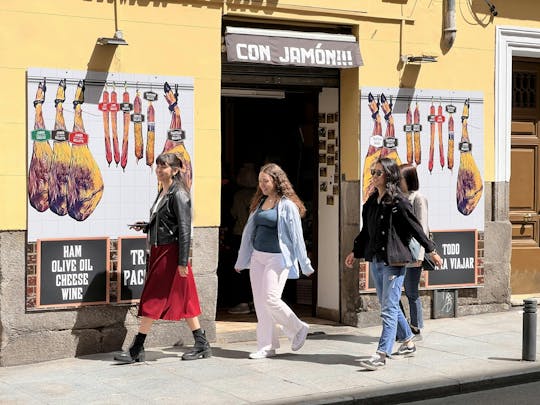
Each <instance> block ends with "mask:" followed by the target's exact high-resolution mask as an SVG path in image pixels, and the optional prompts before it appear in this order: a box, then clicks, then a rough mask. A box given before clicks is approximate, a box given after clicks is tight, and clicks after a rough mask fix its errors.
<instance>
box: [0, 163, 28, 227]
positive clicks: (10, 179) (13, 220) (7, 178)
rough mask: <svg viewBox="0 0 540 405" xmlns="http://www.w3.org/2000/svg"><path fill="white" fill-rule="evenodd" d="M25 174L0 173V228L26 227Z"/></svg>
mask: <svg viewBox="0 0 540 405" xmlns="http://www.w3.org/2000/svg"><path fill="white" fill-rule="evenodd" d="M21 184H26V175H25V174H24V173H23V174H22V175H17V176H11V175H4V174H3V173H0V190H1V192H0V195H1V196H2V198H0V229H1V230H23V229H26V188H25V187H24V188H23V187H21Z"/></svg>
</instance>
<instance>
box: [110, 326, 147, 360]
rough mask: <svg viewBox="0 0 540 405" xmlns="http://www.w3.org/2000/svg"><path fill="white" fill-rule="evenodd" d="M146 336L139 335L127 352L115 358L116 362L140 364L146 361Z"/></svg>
mask: <svg viewBox="0 0 540 405" xmlns="http://www.w3.org/2000/svg"><path fill="white" fill-rule="evenodd" d="M145 339H146V335H145V334H144V333H138V334H137V335H136V336H135V339H133V344H132V345H131V347H130V348H129V350H128V351H127V352H122V353H119V354H117V355H116V356H114V359H115V360H116V361H120V362H122V363H138V362H141V361H144V340H145Z"/></svg>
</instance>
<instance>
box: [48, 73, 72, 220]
mask: <svg viewBox="0 0 540 405" xmlns="http://www.w3.org/2000/svg"><path fill="white" fill-rule="evenodd" d="M65 99H66V81H65V80H64V79H62V80H60V83H58V90H57V91H56V99H55V100H54V104H55V106H56V117H55V121H54V131H53V133H52V139H53V141H54V144H53V156H52V162H51V177H50V188H49V205H50V208H51V211H52V212H54V213H55V214H57V215H60V216H64V215H66V214H67V213H68V209H67V196H68V177H69V173H70V171H69V165H70V162H71V146H70V144H69V132H68V131H66V123H65V121H64V108H63V103H64V101H65Z"/></svg>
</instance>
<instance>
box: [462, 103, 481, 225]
mask: <svg viewBox="0 0 540 405" xmlns="http://www.w3.org/2000/svg"><path fill="white" fill-rule="evenodd" d="M468 119H469V99H467V100H465V105H464V106H463V116H462V117H461V122H462V124H461V131H462V132H461V142H460V144H459V150H460V152H461V153H460V155H461V156H460V161H459V172H458V178H457V193H456V197H457V208H458V211H459V212H461V213H462V214H463V215H469V214H470V213H471V212H473V211H474V209H475V208H476V206H477V205H478V201H480V198H481V197H482V192H483V189H484V185H483V182H482V176H481V175H480V171H479V170H478V167H477V166H476V162H475V161H474V158H473V155H472V152H471V151H472V144H471V143H470V139H469V132H468V130H467V121H468Z"/></svg>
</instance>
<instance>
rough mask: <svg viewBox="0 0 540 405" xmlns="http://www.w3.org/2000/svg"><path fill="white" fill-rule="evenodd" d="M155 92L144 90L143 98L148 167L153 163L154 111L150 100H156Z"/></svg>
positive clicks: (154, 138)
mask: <svg viewBox="0 0 540 405" xmlns="http://www.w3.org/2000/svg"><path fill="white" fill-rule="evenodd" d="M157 97H158V95H157V93H154V92H153V91H151V90H150V91H145V92H144V94H143V98H144V99H145V100H146V101H148V107H147V109H146V119H147V121H146V122H147V124H146V125H147V131H146V164H147V165H148V166H150V167H152V165H153V164H154V143H155V140H156V112H155V110H154V105H153V104H152V102H154V101H156V100H157Z"/></svg>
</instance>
